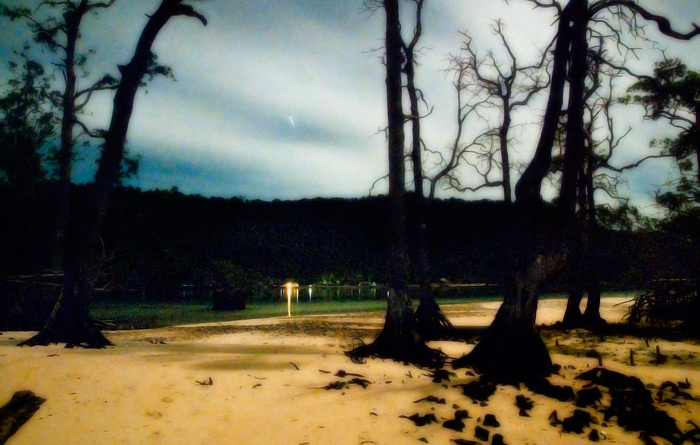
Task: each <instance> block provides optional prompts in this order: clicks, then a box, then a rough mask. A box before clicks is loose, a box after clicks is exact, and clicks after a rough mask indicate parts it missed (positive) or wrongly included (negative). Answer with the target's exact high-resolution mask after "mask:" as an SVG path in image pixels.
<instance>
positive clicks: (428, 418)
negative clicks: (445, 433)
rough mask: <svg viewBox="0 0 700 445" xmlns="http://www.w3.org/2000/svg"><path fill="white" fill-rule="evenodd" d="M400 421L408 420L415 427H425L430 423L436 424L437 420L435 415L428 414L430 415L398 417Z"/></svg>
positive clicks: (416, 414)
mask: <svg viewBox="0 0 700 445" xmlns="http://www.w3.org/2000/svg"><path fill="white" fill-rule="evenodd" d="M399 417H400V418H402V419H408V420H410V421H412V422H413V423H415V424H416V426H425V425H430V424H431V423H437V422H438V420H437V418H436V417H435V414H433V413H430V414H424V415H420V414H418V413H415V414H411V415H410V416H399Z"/></svg>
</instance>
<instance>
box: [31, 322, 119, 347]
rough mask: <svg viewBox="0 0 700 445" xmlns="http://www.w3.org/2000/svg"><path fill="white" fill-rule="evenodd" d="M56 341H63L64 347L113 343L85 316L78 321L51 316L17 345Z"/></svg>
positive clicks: (99, 345)
mask: <svg viewBox="0 0 700 445" xmlns="http://www.w3.org/2000/svg"><path fill="white" fill-rule="evenodd" d="M58 343H65V344H66V348H75V347H81V348H90V349H102V348H105V347H107V346H112V345H113V343H112V342H111V341H109V340H108V339H107V338H106V337H105V336H104V335H103V334H102V332H101V331H100V329H99V328H98V327H97V325H96V323H95V321H94V320H93V319H92V318H90V317H87V318H86V319H84V320H81V321H78V322H75V321H73V322H71V321H69V320H63V322H62V321H61V320H59V319H58V318H51V319H50V320H49V322H48V323H47V324H46V326H44V328H42V329H41V331H39V332H37V334H36V335H34V336H33V337H31V338H29V339H28V340H25V341H23V342H21V343H19V344H18V345H17V346H30V347H31V346H48V345H50V344H58Z"/></svg>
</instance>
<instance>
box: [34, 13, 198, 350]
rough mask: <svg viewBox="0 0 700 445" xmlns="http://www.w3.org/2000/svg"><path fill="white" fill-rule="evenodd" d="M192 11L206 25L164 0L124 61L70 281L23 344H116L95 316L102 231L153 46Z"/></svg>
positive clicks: (70, 259)
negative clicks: (91, 310)
mask: <svg viewBox="0 0 700 445" xmlns="http://www.w3.org/2000/svg"><path fill="white" fill-rule="evenodd" d="M180 15H184V16H188V17H194V18H197V19H198V20H200V21H201V22H202V23H203V24H204V25H206V23H207V21H206V19H205V18H204V17H203V16H202V15H200V14H199V13H197V12H196V11H195V10H194V8H193V7H192V6H190V5H187V4H185V3H183V0H162V1H161V3H160V5H159V7H158V9H157V10H156V11H155V12H154V13H153V14H152V15H150V16H149V19H148V22H147V23H146V26H145V27H144V29H143V31H142V33H141V36H140V38H139V41H138V43H137V45H136V50H135V52H134V55H133V57H132V59H131V61H130V62H129V63H128V64H127V65H120V66H119V71H120V73H121V80H120V82H119V87H118V88H117V90H116V94H115V96H114V101H113V108H112V119H111V121H110V126H109V130H108V131H107V133H106V134H105V143H104V146H103V147H102V157H101V158H100V161H99V165H98V170H97V173H96V175H95V184H94V190H93V195H92V198H91V200H90V201H89V202H88V203H86V210H85V214H84V215H83V218H81V219H80V221H76V223H75V225H73V226H71V225H69V226H68V229H67V237H66V244H67V247H66V249H67V253H66V255H65V258H64V261H65V264H64V267H65V274H64V282H63V286H62V288H61V294H60V296H59V299H58V301H57V302H56V305H55V307H54V309H53V311H52V313H51V316H50V318H49V320H48V322H47V323H46V325H45V326H44V327H43V328H42V329H41V331H39V332H38V333H37V334H36V335H35V336H33V337H32V338H30V339H28V340H26V341H25V342H22V343H21V344H22V345H29V346H35V345H48V344H49V343H66V346H86V347H95V348H99V347H104V346H107V345H109V344H110V341H109V340H108V339H106V338H105V337H104V336H103V335H102V333H101V332H100V330H99V327H98V326H97V325H96V324H95V322H94V320H92V319H91V318H90V316H89V297H90V295H91V293H92V286H93V284H94V282H95V280H96V279H97V275H98V272H99V267H100V265H99V251H100V232H101V230H102V225H103V222H104V219H105V215H106V212H107V206H108V203H109V197H110V193H111V191H112V189H113V188H114V185H115V183H116V182H117V179H118V177H119V173H120V168H121V162H122V160H123V157H124V144H125V141H126V134H127V131H128V128H129V121H130V119H131V114H132V111H133V108H134V98H135V97H136V92H137V91H138V89H139V87H140V86H141V84H142V78H143V76H144V75H145V74H146V73H147V72H148V69H149V66H152V64H153V61H154V56H153V53H152V52H151V48H152V46H153V42H154V41H155V39H156V37H157V36H158V33H159V32H160V30H161V29H162V28H163V26H165V24H166V23H167V22H168V21H169V20H170V19H171V18H172V17H175V16H180Z"/></svg>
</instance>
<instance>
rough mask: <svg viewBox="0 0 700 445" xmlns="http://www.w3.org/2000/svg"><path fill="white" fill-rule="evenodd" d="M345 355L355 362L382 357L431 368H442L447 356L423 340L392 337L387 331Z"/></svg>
mask: <svg viewBox="0 0 700 445" xmlns="http://www.w3.org/2000/svg"><path fill="white" fill-rule="evenodd" d="M345 355H347V356H348V357H350V359H351V360H352V361H353V362H355V363H363V362H364V359H367V358H382V359H389V360H394V361H397V362H404V363H411V364H413V365H416V366H418V367H421V368H430V369H438V368H442V367H443V366H444V364H445V360H446V358H447V356H446V355H445V354H444V353H443V352H442V351H440V350H436V349H432V348H430V347H428V346H427V345H426V344H425V343H424V342H422V341H421V340H415V339H414V340H413V341H406V340H397V339H393V338H391V339H390V336H389V335H388V334H386V333H385V332H382V333H381V334H379V337H377V338H376V339H375V340H374V341H373V342H372V343H370V344H364V343H363V344H361V345H359V346H356V347H355V348H353V349H352V350H350V351H347V352H345Z"/></svg>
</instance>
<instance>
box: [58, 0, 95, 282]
mask: <svg viewBox="0 0 700 445" xmlns="http://www.w3.org/2000/svg"><path fill="white" fill-rule="evenodd" d="M87 3H88V2H87V1H86V0H83V1H81V2H80V4H79V5H78V6H77V7H76V8H75V9H74V10H72V11H71V10H68V11H66V13H65V15H64V19H65V33H66V46H65V58H64V60H63V65H64V66H63V73H64V75H65V82H66V85H65V90H64V91H63V97H62V104H61V111H62V117H61V147H60V149H59V151H58V205H57V210H56V227H55V234H54V246H53V252H52V257H53V267H54V268H55V269H60V268H61V267H62V258H61V256H62V255H63V244H64V242H65V232H66V226H67V224H68V215H69V214H70V186H71V176H72V173H73V146H74V140H73V127H74V126H75V93H76V74H75V47H76V44H77V42H78V38H79V37H80V23H81V21H82V19H83V16H84V15H85V13H86V12H87V6H88V5H87ZM67 8H68V7H67Z"/></svg>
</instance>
